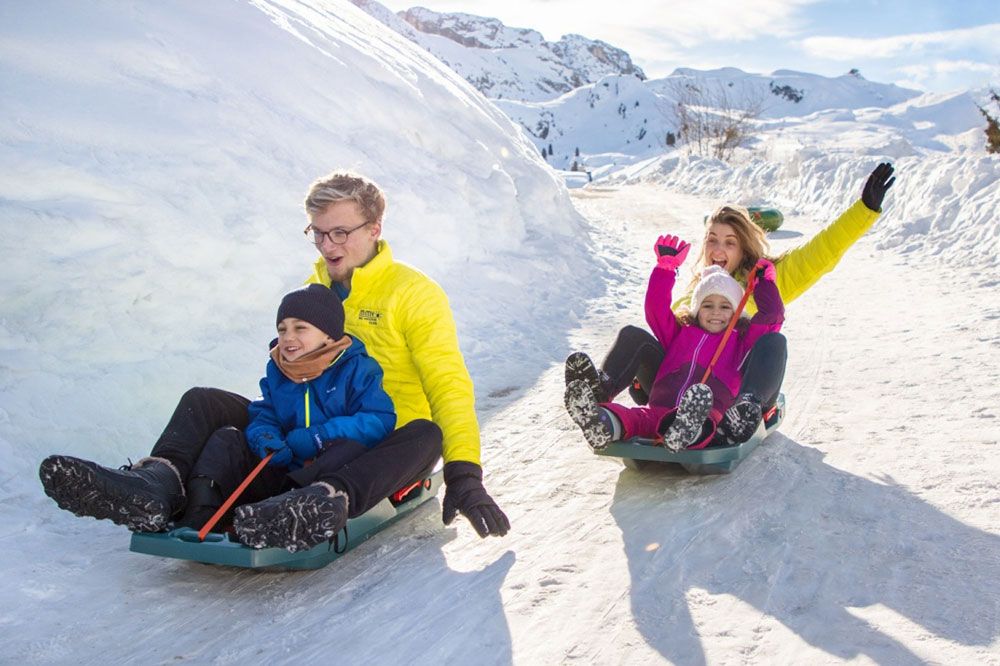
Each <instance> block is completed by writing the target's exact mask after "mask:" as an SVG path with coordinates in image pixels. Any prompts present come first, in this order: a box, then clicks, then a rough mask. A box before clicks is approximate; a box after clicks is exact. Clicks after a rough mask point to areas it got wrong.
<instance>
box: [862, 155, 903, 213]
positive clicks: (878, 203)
mask: <svg viewBox="0 0 1000 666" xmlns="http://www.w3.org/2000/svg"><path fill="white" fill-rule="evenodd" d="M892 172H893V168H892V165H891V164H889V163H888V162H882V163H881V164H879V165H878V166H877V167H875V170H874V171H872V173H871V175H870V176H868V182H866V183H865V189H864V190H863V191H862V192H861V202H862V203H863V204H864V205H865V206H867V207H868V210H873V211H875V212H876V213H881V212H882V200H883V199H885V193H886V192H887V191H888V190H889V188H890V187H892V184H893V183H895V182H896V179H895V178H891V177H890V176H892Z"/></svg>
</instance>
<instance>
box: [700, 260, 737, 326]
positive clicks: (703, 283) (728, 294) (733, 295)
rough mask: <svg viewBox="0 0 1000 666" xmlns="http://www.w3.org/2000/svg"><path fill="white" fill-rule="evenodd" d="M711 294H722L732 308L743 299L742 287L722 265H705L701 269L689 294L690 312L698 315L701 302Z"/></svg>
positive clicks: (734, 308)
mask: <svg viewBox="0 0 1000 666" xmlns="http://www.w3.org/2000/svg"><path fill="white" fill-rule="evenodd" d="M712 294H718V295H719V296H722V297H723V298H725V299H726V300H727V301H729V302H730V304H732V306H733V310H736V308H737V307H739V304H740V301H741V300H743V287H741V286H740V283H739V282H737V281H736V280H735V279H733V276H732V275H730V274H729V273H727V272H726V269H725V268H723V267H722V266H706V267H705V268H704V269H702V271H701V279H700V280H699V281H698V285H697V286H696V287H695V288H694V293H693V294H691V314H693V315H695V316H698V310H699V309H701V302H702V301H704V300H705V299H706V298H707V297H708V296H711V295H712Z"/></svg>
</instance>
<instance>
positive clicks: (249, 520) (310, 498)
mask: <svg viewBox="0 0 1000 666" xmlns="http://www.w3.org/2000/svg"><path fill="white" fill-rule="evenodd" d="M346 524H347V494H346V493H344V492H341V491H339V490H337V489H335V488H334V487H333V486H331V485H329V484H327V483H323V482H317V483H314V484H312V485H310V486H306V487H305V488H296V489H295V490H289V491H288V492H287V493H283V494H281V495H277V496H275V497H269V498H268V499H266V500H263V501H260V502H256V503H254V504H244V505H243V506H241V507H239V508H238V509H236V516H235V518H234V519H233V529H235V530H236V535H237V536H238V537H239V539H240V541H241V542H242V543H243V544H245V545H247V546H250V547H251V548H284V549H285V550H287V551H288V552H290V553H294V552H295V551H297V550H307V549H309V548H312V547H313V546H316V545H318V544H321V543H323V542H324V541H327V540H329V539H332V538H333V537H335V536H336V535H337V533H338V532H340V530H342V529H344V525H346Z"/></svg>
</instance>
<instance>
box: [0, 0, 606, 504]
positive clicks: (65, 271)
mask: <svg viewBox="0 0 1000 666" xmlns="http://www.w3.org/2000/svg"><path fill="white" fill-rule="evenodd" d="M313 4H315V6H310V4H309V3H303V2H295V1H294V0H274V1H264V0H261V1H259V2H253V3H251V2H235V3H201V4H198V3H195V4H186V5H184V6H182V7H181V6H177V5H159V4H149V3H142V2H137V3H111V2H96V3H85V4H80V3H74V2H49V3H40V4H30V3H27V4H18V5H17V6H16V7H11V8H7V9H5V10H4V11H3V16H4V20H3V21H0V80H2V81H3V82H4V84H3V88H4V94H3V96H2V98H0V107H2V113H0V142H2V143H3V145H4V150H3V151H0V174H2V175H0V230H2V236H3V238H2V240H3V242H2V243H0V280H2V282H3V284H4V298H3V301H2V304H0V392H2V394H3V404H2V406H0V450H2V451H3V453H4V458H5V460H6V462H7V467H6V469H7V471H8V474H7V475H5V476H8V475H9V476H13V477H15V478H18V477H24V478H27V479H29V482H30V483H31V484H32V485H34V484H35V482H34V481H33V480H32V479H31V478H30V477H33V476H34V468H35V467H36V465H37V462H38V459H39V458H40V457H41V456H42V455H44V454H46V453H48V452H52V451H64V452H75V453H81V454H84V455H92V456H94V457H96V458H98V459H100V460H102V461H105V462H108V463H113V462H119V461H123V460H124V458H125V456H126V455H130V456H133V457H134V456H136V455H139V454H142V453H144V452H145V451H146V450H147V449H148V447H149V445H150V444H151V442H152V441H153V440H154V439H155V437H156V436H157V435H158V433H159V429H160V428H162V426H163V425H164V423H165V421H166V419H167V418H168V416H169V414H170V411H171V410H172V408H173V405H174V404H175V401H176V399H177V398H178V397H179V395H180V393H181V392H182V391H183V390H184V389H185V388H187V387H188V386H191V385H213V386H221V387H226V388H229V389H231V390H234V391H239V392H242V393H245V394H254V393H255V391H256V383H257V380H258V379H259V377H260V374H261V373H262V371H263V367H264V362H265V360H266V356H265V353H266V345H267V342H268V340H269V339H270V338H271V336H272V335H273V327H274V308H275V306H276V304H277V302H278V299H279V298H280V295H281V294H282V293H284V292H285V291H287V290H288V289H290V288H292V287H294V286H296V285H297V284H299V283H300V282H301V281H302V280H303V279H304V277H305V276H306V275H307V273H308V269H309V267H310V264H311V262H312V260H313V259H314V258H315V256H316V254H315V250H314V248H313V247H312V246H310V245H309V244H308V243H307V242H306V241H305V238H304V237H303V235H302V229H303V228H304V227H305V225H306V220H305V217H304V215H303V213H302V210H301V200H302V197H303V196H304V194H305V192H306V190H307V189H308V186H309V183H310V182H311V181H312V180H313V179H315V178H316V177H318V176H321V175H323V174H325V173H327V172H328V171H330V170H332V169H334V168H338V167H347V168H352V169H355V170H357V171H360V172H362V173H365V174H367V175H369V176H371V177H372V178H374V179H375V180H376V181H377V182H379V183H380V184H381V185H382V186H383V187H384V188H385V190H386V191H387V193H388V197H389V209H388V214H387V218H386V223H385V231H384V234H385V237H386V238H387V239H388V240H389V241H390V243H391V244H392V246H393V250H394V253H395V255H396V256H397V258H400V259H402V260H404V261H407V262H409V263H412V264H414V265H416V266H418V267H420V268H421V269H423V270H424V271H425V272H427V273H429V274H430V275H431V276H433V277H434V278H436V279H437V280H439V281H440V282H441V283H442V284H443V286H444V287H445V289H446V290H447V291H448V292H449V295H450V298H451V301H452V305H453V308H454V310H455V313H456V316H457V319H458V323H459V328H460V335H461V338H462V342H463V345H464V351H465V353H466V356H467V359H468V361H469V363H470V366H471V368H472V371H473V375H474V378H475V379H476V380H477V389H478V390H479V391H480V394H483V393H488V392H489V391H490V390H492V389H494V388H495V387H497V386H508V385H510V383H512V378H514V377H516V378H517V381H518V382H521V381H523V375H525V374H529V373H531V372H535V371H537V370H538V368H540V367H542V366H543V365H544V364H545V363H547V362H548V360H549V357H550V355H551V354H550V352H549V351H548V350H546V349H541V348H540V346H539V345H538V344H537V343H536V342H535V335H534V333H535V331H536V330H538V329H540V328H544V329H548V330H549V331H551V332H557V331H560V330H564V329H565V327H566V326H568V325H570V323H571V322H572V320H573V317H572V315H571V308H572V307H573V306H574V302H577V301H579V299H580V298H581V297H583V296H585V295H588V294H593V293H594V292H595V291H596V290H597V289H598V287H597V286H596V285H597V278H598V276H597V275H596V274H595V273H594V272H593V271H589V270H587V267H588V266H589V264H588V266H585V265H584V263H583V261H584V258H585V257H587V256H588V254H590V253H589V252H585V251H584V252H577V253H562V252H559V253H555V252H553V248H557V247H560V246H563V245H566V244H568V243H570V242H572V243H574V244H579V243H581V242H585V241H581V240H580V238H581V237H582V236H583V235H584V234H582V233H581V229H582V224H583V223H582V220H581V218H580V217H579V216H578V214H577V213H576V212H575V211H574V210H573V209H572V206H571V204H570V202H569V198H568V194H567V192H566V189H565V188H564V187H563V186H562V184H561V183H560V181H559V179H558V178H556V177H555V176H554V174H553V173H552V172H551V171H550V170H549V169H548V168H547V167H546V166H545V165H544V163H543V162H542V161H541V160H540V158H539V157H538V154H537V151H536V150H535V148H534V147H533V146H532V145H531V144H530V143H528V142H527V141H526V140H524V139H523V138H522V136H521V133H520V132H519V131H518V129H517V128H515V127H514V125H513V124H512V123H511V122H510V121H509V120H508V119H507V118H506V117H505V116H504V115H503V114H502V113H500V112H499V111H498V110H496V109H495V108H493V107H492V106H491V105H490V104H489V103H488V102H487V101H486V100H485V99H484V98H483V97H482V96H481V95H480V94H479V93H478V92H476V91H475V90H474V89H473V88H472V87H471V86H469V85H468V84H467V83H465V82H464V81H463V80H462V79H461V78H460V77H459V76H457V75H456V74H454V73H453V72H452V71H451V70H450V69H448V68H447V67H445V66H444V65H443V64H441V63H440V62H438V61H436V60H435V59H434V58H433V57H432V56H431V55H430V54H428V53H427V52H425V51H423V50H422V49H420V48H419V47H417V46H416V45H414V44H412V43H410V42H409V41H407V40H405V39H403V38H402V37H400V36H399V35H397V34H395V33H393V32H391V31H390V30H388V29H386V28H385V27H384V26H382V25H381V24H379V23H377V22H376V21H374V20H373V19H371V18H370V17H368V16H367V15H365V14H364V13H363V12H362V11H360V10H358V9H357V8H355V7H353V6H351V5H349V4H347V3H337V4H333V3H323V4H320V3H313ZM529 376H530V374H529ZM3 487H4V490H5V491H7V490H10V489H11V488H10V486H9V484H8V482H4V486H3Z"/></svg>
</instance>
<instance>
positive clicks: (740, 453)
mask: <svg viewBox="0 0 1000 666" xmlns="http://www.w3.org/2000/svg"><path fill="white" fill-rule="evenodd" d="M774 406H775V409H774V411H773V412H772V413H770V414H769V415H768V416H767V418H766V419H764V420H763V421H761V423H760V425H759V426H757V432H755V433H754V434H753V437H751V438H750V439H748V440H747V441H745V442H743V443H742V444H737V445H736V446H713V447H710V448H707V449H697V450H691V449H686V450H681V451H671V450H669V449H666V448H664V447H662V446H657V445H656V444H655V443H654V442H653V440H650V439H641V438H639V437H636V438H633V439H629V440H626V441H623V442H612V443H611V444H608V446H607V447H605V448H603V449H600V450H595V451H594V453H596V454H597V455H599V456H610V457H612V458H621V460H622V462H623V463H624V464H625V466H626V467H628V468H630V469H643V468H644V467H646V466H648V465H649V464H650V463H673V464H677V465H680V466H681V467H683V468H684V469H686V470H687V471H688V472H690V473H691V474H728V473H729V472H731V471H733V470H734V469H736V466H737V465H739V464H740V463H741V462H743V459H744V458H746V457H747V456H748V455H750V452H751V451H753V450H754V449H755V448H757V445H758V444H760V443H761V442H763V441H764V438H765V437H767V436H768V435H769V434H771V433H772V432H773V431H774V430H775V429H777V427H778V426H779V425H781V421H782V420H783V419H784V418H785V394H783V393H781V394H778V399H777V401H776V402H775V405H774Z"/></svg>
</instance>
